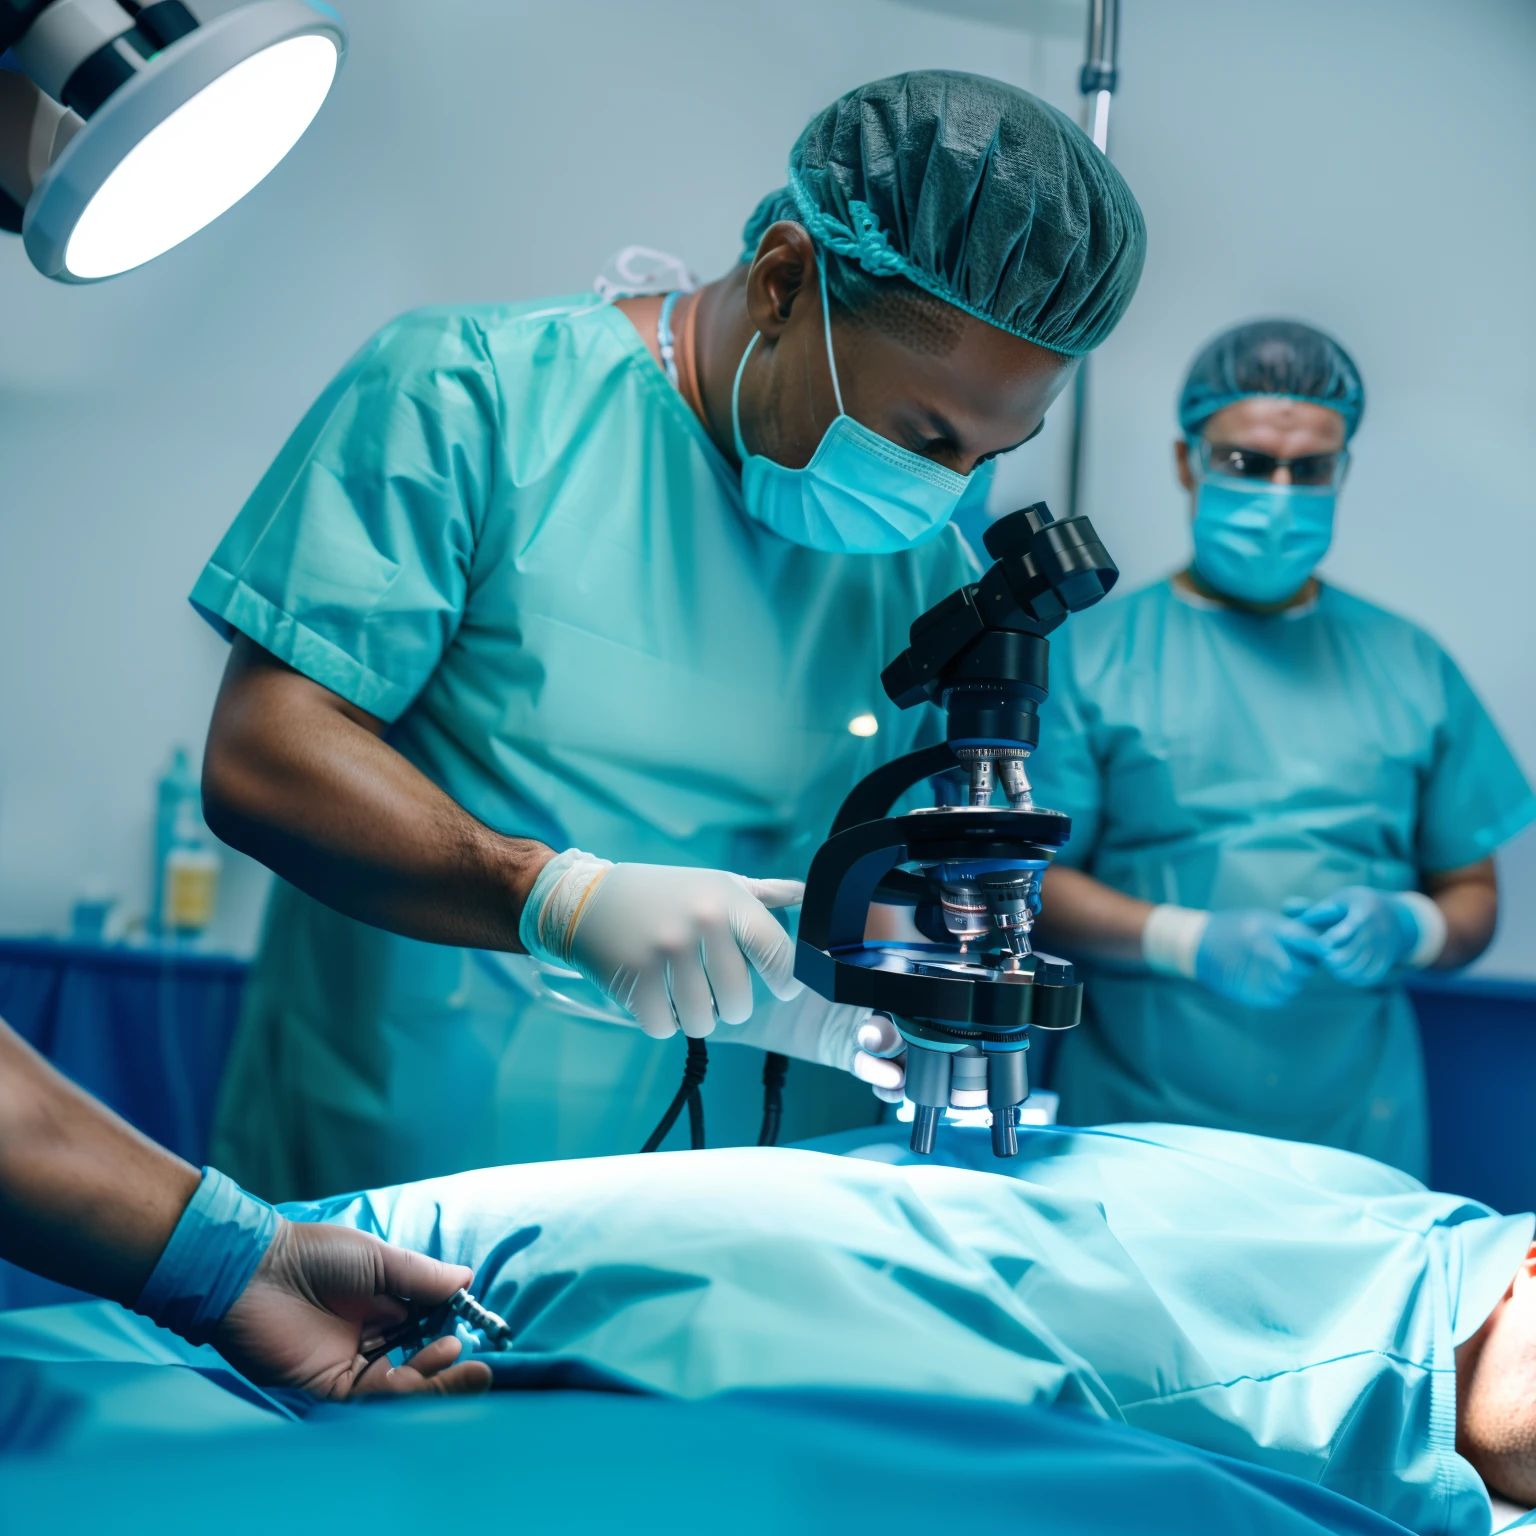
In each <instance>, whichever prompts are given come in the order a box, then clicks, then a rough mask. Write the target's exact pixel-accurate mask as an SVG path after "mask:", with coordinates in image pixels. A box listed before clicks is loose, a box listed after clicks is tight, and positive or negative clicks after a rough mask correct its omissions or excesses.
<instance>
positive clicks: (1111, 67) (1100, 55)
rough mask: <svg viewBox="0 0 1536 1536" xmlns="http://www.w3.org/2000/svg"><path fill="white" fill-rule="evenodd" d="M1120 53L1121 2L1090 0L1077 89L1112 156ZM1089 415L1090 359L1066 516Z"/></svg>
mask: <svg viewBox="0 0 1536 1536" xmlns="http://www.w3.org/2000/svg"><path fill="white" fill-rule="evenodd" d="M1119 51H1120V0H1088V48H1087V55H1088V56H1087V58H1086V60H1085V61H1084V63H1083V69H1082V73H1081V74H1080V75H1079V76H1078V82H1077V88H1078V90H1079V91H1081V92H1082V97H1083V106H1082V125H1083V131H1084V132H1085V133H1087V134H1088V136H1089V137H1090V138H1091V139H1092V140H1093V142H1094V143H1095V144H1096V145H1097V146H1098V148H1099V150H1100V151H1101V153H1103V154H1105V155H1108V154H1109V108H1110V104H1111V102H1112V100H1113V98H1114V94H1115V86H1116V85H1117V84H1118V78H1119V77H1118V71H1117V69H1116V65H1115V61H1116V59H1117V57H1118V55H1119ZM1087 414H1088V359H1087V358H1086V357H1085V358H1084V359H1083V360H1082V361H1081V362H1080V363H1079V364H1078V365H1077V373H1076V374H1075V375H1074V377H1073V380H1072V458H1071V462H1070V465H1069V467H1068V475H1067V516H1068V517H1076V516H1077V515H1078V514H1079V513H1080V512H1081V511H1082V508H1081V506H1080V505H1079V501H1080V500H1081V496H1082V486H1083V454H1084V451H1085V437H1086V433H1085V431H1084V428H1085V426H1086V420H1085V418H1086V417H1087Z"/></svg>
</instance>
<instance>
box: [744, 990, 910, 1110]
mask: <svg viewBox="0 0 1536 1536" xmlns="http://www.w3.org/2000/svg"><path fill="white" fill-rule="evenodd" d="M720 1038H721V1040H722V1041H723V1042H726V1043H728V1044H732V1045H755V1046H757V1047H758V1049H759V1050H764V1051H777V1052H778V1053H779V1054H780V1055H781V1056H793V1057H795V1058H796V1059H797V1060H799V1061H814V1062H819V1063H820V1064H821V1065H822V1066H824V1067H836V1068H837V1069H838V1070H839V1071H840V1072H851V1073H852V1074H853V1075H854V1076H855V1077H856V1078H858V1079H859V1080H860V1081H861V1082H865V1083H868V1084H869V1085H870V1087H871V1088H872V1089H873V1090H874V1093H875V1097H876V1098H878V1099H884V1100H885V1101H886V1102H887V1103H889V1104H899V1103H901V1098H902V1088H903V1086H904V1084H905V1083H906V1072H905V1071H904V1070H903V1066H902V1063H901V1062H900V1061H899V1060H891V1059H890V1058H891V1057H895V1056H899V1055H904V1054H905V1052H906V1049H907V1043H906V1041H905V1040H903V1039H902V1038H901V1035H900V1034H899V1033H898V1032H897V1029H896V1026H895V1025H894V1024H893V1023H892V1022H891V1020H890V1018H889V1017H888V1016H887V1015H886V1014H883V1013H873V1012H871V1011H870V1009H868V1008H855V1007H853V1006H852V1005H850V1004H848V1003H829V1002H828V1001H827V1000H826V998H824V997H822V996H820V995H819V994H818V993H815V992H812V991H811V990H810V988H809V987H807V988H806V989H805V990H804V991H803V992H801V994H800V995H799V996H798V997H796V998H792V999H791V1000H790V1001H788V1002H781V1003H778V1004H775V1005H773V1006H772V1007H768V1008H759V1009H758V1010H757V1012H756V1013H755V1014H754V1015H753V1016H752V1017H751V1018H750V1019H749V1020H748V1021H747V1022H746V1023H745V1024H743V1025H741V1026H740V1027H739V1028H736V1029H732V1030H729V1031H728V1032H727V1033H725V1034H723V1035H722V1036H721V1037H720Z"/></svg>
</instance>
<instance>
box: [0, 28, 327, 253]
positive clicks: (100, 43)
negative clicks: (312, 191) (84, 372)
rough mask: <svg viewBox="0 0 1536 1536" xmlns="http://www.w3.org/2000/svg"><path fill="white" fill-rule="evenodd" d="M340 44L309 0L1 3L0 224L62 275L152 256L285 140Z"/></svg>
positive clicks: (301, 124) (319, 91)
mask: <svg viewBox="0 0 1536 1536" xmlns="http://www.w3.org/2000/svg"><path fill="white" fill-rule="evenodd" d="M346 46H347V33H346V28H345V27H344V26H343V25H342V22H341V19H340V17H338V16H337V15H336V13H335V12H334V11H333V10H331V8H330V7H329V6H327V5H320V4H311V3H309V0H248V3H244V4H237V5H235V6H234V7H233V8H231V9H225V10H223V13H222V14H218V15H213V16H210V18H209V19H208V20H206V21H205V20H201V19H200V18H199V17H198V15H197V14H196V13H195V11H194V9H193V7H192V6H191V5H188V4H187V3H184V0H152V3H148V4H140V3H138V0H0V229H5V230H9V231H10V232H12V233H14V234H20V235H21V236H22V240H23V242H24V244H25V246H26V252H27V255H28V256H29V257H30V258H31V261H32V264H33V265H34V266H35V267H36V268H37V269H38V271H39V272H41V273H42V274H43V275H44V276H45V277H51V278H55V279H57V280H58V281H60V282H66V283H90V282H97V281H99V280H101V279H102V278H108V277H115V276H116V275H117V274H118V273H120V272H127V271H129V270H130V269H131V268H133V267H137V266H141V265H142V264H143V263H144V262H146V261H151V260H153V259H154V258H155V257H156V256H159V255H161V254H162V253H163V252H165V251H168V250H169V249H170V248H171V247H172V246H173V245H179V244H180V243H181V242H182V241H183V240H185V239H186V238H187V237H188V236H189V235H193V234H196V232H197V231H198V230H199V229H201V228H202V227H203V226H204V225H205V224H209V223H211V222H212V221H213V220H214V219H216V218H218V216H219V215H220V214H221V213H223V212H224V211H225V209H227V208H229V207H231V206H233V204H235V203H237V202H239V200H240V199H241V198H242V197H244V196H245V194H246V193H247V192H249V191H250V190H251V189H252V188H253V187H254V186H255V185H256V184H257V183H258V182H260V181H261V180H262V179H263V178H264V177H265V176H266V175H267V173H268V172H269V171H271V170H272V169H273V167H274V166H276V165H277V163H278V161H280V160H281V159H282V158H283V156H284V155H286V154H287V153H288V151H289V150H290V149H292V148H293V146H294V145H295V144H296V143H297V142H298V140H299V138H300V136H301V135H302V134H303V132H304V130H305V129H306V128H308V127H309V125H310V123H311V121H313V119H314V116H315V114H316V113H317V112H318V111H319V110H320V105H321V103H322V102H323V101H324V100H325V98H326V95H327V93H328V92H329V91H330V88H331V82H332V80H334V79H335V76H336V71H337V69H338V68H339V67H340V64H341V60H342V57H343V55H344V54H345V52H346Z"/></svg>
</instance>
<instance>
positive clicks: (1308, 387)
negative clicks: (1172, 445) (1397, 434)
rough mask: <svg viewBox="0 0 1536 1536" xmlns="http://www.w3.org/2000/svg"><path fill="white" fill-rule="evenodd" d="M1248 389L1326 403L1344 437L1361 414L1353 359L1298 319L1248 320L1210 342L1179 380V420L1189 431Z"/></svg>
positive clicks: (1242, 396) (1360, 393)
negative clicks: (1341, 423) (1181, 384)
mask: <svg viewBox="0 0 1536 1536" xmlns="http://www.w3.org/2000/svg"><path fill="white" fill-rule="evenodd" d="M1250 395H1282V396H1284V397H1285V398H1286V399H1288V400H1310V401H1311V402H1312V404H1313V405H1326V406H1327V407H1328V409H1329V410H1330V411H1337V412H1338V413H1339V415H1340V416H1342V417H1343V418H1344V437H1345V440H1346V441H1348V439H1350V438H1352V437H1353V436H1354V435H1355V428H1356V427H1358V426H1359V425H1360V418H1361V416H1362V415H1364V414H1365V385H1364V384H1362V383H1361V382H1360V370H1359V369H1358V368H1356V367H1355V362H1354V359H1353V358H1352V357H1351V356H1350V355H1349V353H1348V352H1346V351H1345V350H1344V348H1343V347H1341V346H1340V345H1339V344H1338V342H1336V341H1335V340H1334V339H1333V337H1332V336H1328V335H1325V334H1324V333H1323V332H1322V331H1315V330H1313V329H1312V327H1311V326H1310V325H1302V324H1301V322H1300V321H1298V320H1251V321H1249V323H1248V324H1247V325H1237V326H1233V328H1232V329H1231V330H1230V331H1223V332H1222V333H1221V335H1220V336H1218V337H1217V338H1216V339H1215V340H1214V341H1213V342H1210V343H1209V344H1208V345H1207V346H1206V347H1205V349H1204V351H1202V352H1201V353H1200V355H1199V356H1198V357H1197V358H1196V359H1195V360H1194V362H1193V363H1191V364H1190V368H1189V374H1188V377H1186V378H1185V380H1184V391H1183V393H1182V394H1181V395H1180V396H1179V426H1180V427H1181V428H1182V429H1183V431H1184V435H1185V436H1186V437H1188V436H1192V435H1193V434H1195V433H1197V432H1198V431H1199V430H1200V428H1201V426H1202V425H1203V424H1204V423H1205V422H1207V421H1208V420H1209V419H1210V418H1211V417H1212V416H1214V415H1215V414H1216V412H1217V411H1219V410H1221V409H1222V407H1223V406H1228V405H1231V404H1233V403H1234V402H1235V401H1238V400H1246V399H1248V397H1249V396H1250Z"/></svg>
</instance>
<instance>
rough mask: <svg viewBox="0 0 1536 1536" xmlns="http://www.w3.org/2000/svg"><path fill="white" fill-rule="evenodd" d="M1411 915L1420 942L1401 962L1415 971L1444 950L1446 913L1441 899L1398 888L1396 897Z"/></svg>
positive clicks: (1430, 961) (1429, 962) (1420, 892)
mask: <svg viewBox="0 0 1536 1536" xmlns="http://www.w3.org/2000/svg"><path fill="white" fill-rule="evenodd" d="M1394 899H1395V900H1396V901H1397V902H1398V903H1399V904H1400V906H1401V907H1402V908H1403V910H1405V911H1406V912H1407V914H1408V917H1409V918H1410V920H1411V922H1412V926H1413V929H1414V932H1415V933H1416V934H1417V941H1416V942H1415V944H1414V946H1413V948H1412V949H1410V950H1409V951H1408V953H1407V954H1406V955H1405V956H1404V957H1403V961H1402V963H1403V964H1404V965H1406V966H1408V967H1409V968H1410V969H1412V970H1418V971H1421V970H1423V969H1424V968H1425V967H1426V966H1430V965H1433V964H1434V963H1435V961H1436V960H1438V959H1439V958H1440V956H1441V955H1442V954H1443V953H1444V951H1445V940H1446V934H1447V929H1446V922H1445V913H1444V912H1442V911H1441V910H1440V905H1439V903H1438V902H1436V901H1433V900H1431V899H1430V898H1429V897H1428V896H1426V895H1425V894H1424V893H1423V892H1422V891H1398V892H1397V893H1396V896H1395V898H1394Z"/></svg>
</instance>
